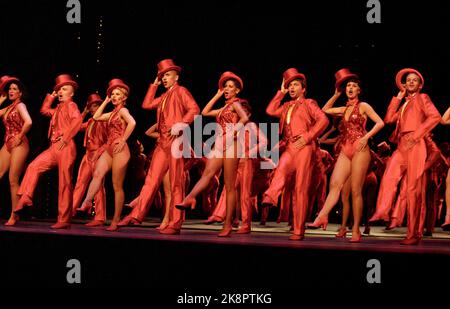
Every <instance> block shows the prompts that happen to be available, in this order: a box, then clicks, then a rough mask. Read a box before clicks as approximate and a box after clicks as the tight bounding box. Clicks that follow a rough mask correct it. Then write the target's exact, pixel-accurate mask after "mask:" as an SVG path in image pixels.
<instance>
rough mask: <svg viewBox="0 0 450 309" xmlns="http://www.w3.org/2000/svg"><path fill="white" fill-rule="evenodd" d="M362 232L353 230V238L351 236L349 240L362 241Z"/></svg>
mask: <svg viewBox="0 0 450 309" xmlns="http://www.w3.org/2000/svg"><path fill="white" fill-rule="evenodd" d="M361 237H362V236H361V232H360V231H358V233H355V232H352V238H350V240H349V242H361Z"/></svg>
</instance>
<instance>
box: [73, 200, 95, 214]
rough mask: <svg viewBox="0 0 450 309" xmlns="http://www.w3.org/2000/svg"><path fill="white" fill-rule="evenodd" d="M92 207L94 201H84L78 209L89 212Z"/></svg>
mask: <svg viewBox="0 0 450 309" xmlns="http://www.w3.org/2000/svg"><path fill="white" fill-rule="evenodd" d="M91 208H92V201H84V202H83V205H81V207H80V208H78V209H77V211H82V212H89V211H90V210H91Z"/></svg>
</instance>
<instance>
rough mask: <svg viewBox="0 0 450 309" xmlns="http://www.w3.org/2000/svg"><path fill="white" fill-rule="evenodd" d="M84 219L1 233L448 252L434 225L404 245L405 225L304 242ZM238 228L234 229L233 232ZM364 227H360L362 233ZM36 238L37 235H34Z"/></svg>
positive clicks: (278, 230)
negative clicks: (63, 226)
mask: <svg viewBox="0 0 450 309" xmlns="http://www.w3.org/2000/svg"><path fill="white" fill-rule="evenodd" d="M85 222H86V221H84V220H75V221H74V223H73V224H72V225H71V228H70V229H67V230H52V229H50V226H51V225H52V224H53V223H54V222H53V221H47V220H46V221H41V220H39V221H20V222H19V223H18V224H17V225H16V226H13V227H6V226H4V225H3V224H4V222H3V221H0V232H12V233H28V234H52V235H65V236H68V235H71V236H81V237H112V238H122V239H127V238H130V239H147V240H164V241H175V242H198V243H206V244H207V243H214V244H232V245H240V246H267V247H285V248H299V249H308V248H310V249H318V250H320V249H323V250H350V251H353V250H359V251H361V250H364V251H374V252H398V253H414V254H420V253H431V254H445V255H449V254H450V232H444V231H442V229H441V228H436V230H435V232H434V233H433V236H432V237H424V239H423V241H422V242H421V243H420V245H418V246H403V245H400V241H401V240H402V239H403V238H404V237H405V235H406V227H401V228H396V229H394V230H389V231H387V230H385V228H384V227H382V226H373V227H371V230H370V235H368V236H367V235H363V238H362V241H361V242H360V243H350V242H349V241H348V240H349V239H350V237H351V232H349V233H347V238H346V239H341V238H336V237H335V234H336V231H337V230H338V228H339V225H338V224H329V225H328V228H327V230H326V231H324V230H322V229H316V230H313V229H307V230H306V234H305V239H304V240H303V241H291V240H288V237H289V235H290V232H289V226H288V225H287V224H286V223H279V224H277V223H275V222H267V223H266V225H259V223H257V222H254V223H253V226H252V233H251V234H236V233H232V235H231V237H225V238H224V237H217V234H218V232H219V231H220V230H221V228H222V224H219V223H215V224H210V225H207V224H203V223H202V222H203V220H187V221H186V222H185V223H184V224H183V229H182V231H181V234H180V235H162V234H160V233H159V232H158V230H156V227H158V226H159V219H152V218H148V219H147V220H146V221H144V222H143V223H142V224H141V225H136V226H130V227H121V228H120V229H119V231H116V232H109V231H107V230H106V226H105V227H95V228H89V227H86V226H84V225H83V224H84V223H85ZM236 230H237V228H234V231H236ZM362 231H363V228H361V232H362ZM36 237H39V236H37V235H36Z"/></svg>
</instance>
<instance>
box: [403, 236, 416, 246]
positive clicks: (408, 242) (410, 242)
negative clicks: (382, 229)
mask: <svg viewBox="0 0 450 309" xmlns="http://www.w3.org/2000/svg"><path fill="white" fill-rule="evenodd" d="M420 241H421V238H420V237H409V238H408V237H406V238H405V239H403V240H402V241H401V242H400V245H407V246H411V245H418V244H419V243H420Z"/></svg>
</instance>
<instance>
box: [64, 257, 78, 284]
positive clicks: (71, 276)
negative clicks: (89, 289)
mask: <svg viewBox="0 0 450 309" xmlns="http://www.w3.org/2000/svg"><path fill="white" fill-rule="evenodd" d="M66 267H67V268H69V271H68V272H67V275H66V280H67V283H69V284H74V283H81V263H80V261H79V260H77V259H70V260H68V261H67V264H66Z"/></svg>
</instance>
